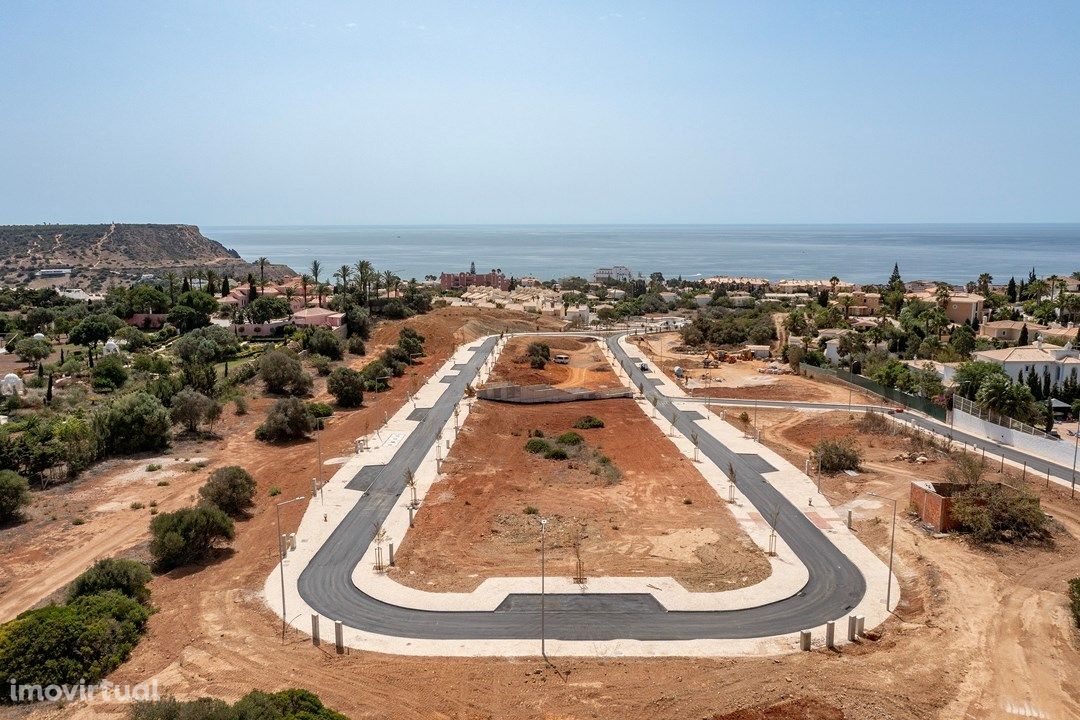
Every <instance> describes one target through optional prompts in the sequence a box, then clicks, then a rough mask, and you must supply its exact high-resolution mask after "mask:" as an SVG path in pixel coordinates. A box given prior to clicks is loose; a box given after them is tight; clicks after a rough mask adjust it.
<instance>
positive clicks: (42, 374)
mask: <svg viewBox="0 0 1080 720" xmlns="http://www.w3.org/2000/svg"><path fill="white" fill-rule="evenodd" d="M37 376H38V377H39V378H43V377H45V366H44V365H42V364H41V361H40V360H39V361H38V364H37Z"/></svg>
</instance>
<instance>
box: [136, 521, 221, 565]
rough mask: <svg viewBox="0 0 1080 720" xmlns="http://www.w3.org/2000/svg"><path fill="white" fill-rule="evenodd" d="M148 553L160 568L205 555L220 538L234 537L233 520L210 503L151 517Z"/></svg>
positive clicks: (204, 556)
mask: <svg viewBox="0 0 1080 720" xmlns="http://www.w3.org/2000/svg"><path fill="white" fill-rule="evenodd" d="M150 535H151V540H150V554H151V555H153V556H154V560H155V561H156V562H157V564H158V566H159V567H160V568H161V569H162V570H171V569H172V568H175V567H181V566H183V565H190V564H192V563H196V562H199V561H200V560H202V559H204V558H206V557H207V556H208V555H209V554H210V553H211V551H213V549H214V548H215V546H216V545H217V543H218V542H220V541H222V540H232V539H233V522H232V520H230V519H229V516H228V515H226V514H225V513H224V512H222V511H221V510H220V509H218V508H217V507H215V506H212V505H209V506H208V505H200V506H199V507H194V508H184V509H181V510H177V511H175V512H171V513H164V514H162V515H157V516H156V517H154V519H153V520H151V521H150Z"/></svg>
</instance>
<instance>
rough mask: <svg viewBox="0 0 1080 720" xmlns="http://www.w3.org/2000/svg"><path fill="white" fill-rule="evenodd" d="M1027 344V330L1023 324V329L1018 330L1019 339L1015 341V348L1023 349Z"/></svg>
mask: <svg viewBox="0 0 1080 720" xmlns="http://www.w3.org/2000/svg"><path fill="white" fill-rule="evenodd" d="M1027 344H1028V329H1027V323H1024V327H1022V328H1020V338H1019V339H1018V340H1017V341H1016V345H1017V347H1023V346H1024V345H1027Z"/></svg>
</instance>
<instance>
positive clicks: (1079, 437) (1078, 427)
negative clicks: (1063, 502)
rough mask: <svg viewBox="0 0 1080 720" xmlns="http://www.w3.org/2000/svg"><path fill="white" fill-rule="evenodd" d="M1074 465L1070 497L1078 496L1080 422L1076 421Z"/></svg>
mask: <svg viewBox="0 0 1080 720" xmlns="http://www.w3.org/2000/svg"><path fill="white" fill-rule="evenodd" d="M1073 438H1074V439H1073V466H1072V489H1071V490H1069V497H1070V498H1074V497H1076V451H1077V449H1080V422H1078V423H1076V434H1075V435H1073Z"/></svg>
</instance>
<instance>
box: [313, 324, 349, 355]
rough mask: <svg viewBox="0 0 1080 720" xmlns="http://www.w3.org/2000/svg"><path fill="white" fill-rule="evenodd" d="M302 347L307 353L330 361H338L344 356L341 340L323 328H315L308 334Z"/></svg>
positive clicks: (332, 332) (331, 331)
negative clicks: (321, 356)
mask: <svg viewBox="0 0 1080 720" xmlns="http://www.w3.org/2000/svg"><path fill="white" fill-rule="evenodd" d="M303 346H304V349H305V350H307V351H308V352H310V353H315V354H317V355H323V356H325V357H328V358H330V359H331V360H340V359H341V358H342V356H343V355H344V354H345V353H344V349H343V347H342V342H341V338H339V337H338V336H337V335H336V334H335V333H334V331H333V330H330V329H328V328H324V327H319V328H315V329H314V330H312V331H311V332H310V333H308V334H307V336H306V337H305V339H304V342H303Z"/></svg>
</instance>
